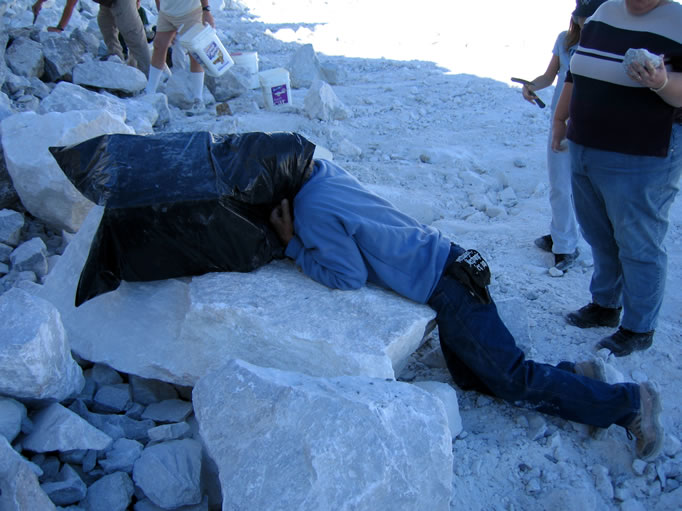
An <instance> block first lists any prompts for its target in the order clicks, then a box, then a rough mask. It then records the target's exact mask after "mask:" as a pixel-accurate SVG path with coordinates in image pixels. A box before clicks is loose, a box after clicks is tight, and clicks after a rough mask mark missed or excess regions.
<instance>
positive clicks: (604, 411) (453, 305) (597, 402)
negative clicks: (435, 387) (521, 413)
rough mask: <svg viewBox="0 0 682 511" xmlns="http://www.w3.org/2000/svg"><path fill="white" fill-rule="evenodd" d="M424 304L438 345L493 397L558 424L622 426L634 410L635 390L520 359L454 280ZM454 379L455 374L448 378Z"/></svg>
mask: <svg viewBox="0 0 682 511" xmlns="http://www.w3.org/2000/svg"><path fill="white" fill-rule="evenodd" d="M429 305H430V306H431V307H432V308H433V309H434V310H435V311H436V314H437V316H436V321H437V323H438V331H439V335H440V338H441V342H442V343H443V344H445V345H447V347H448V348H449V350H450V351H451V352H452V353H454V354H455V355H456V356H457V358H458V360H460V361H461V362H462V364H464V365H465V366H466V367H467V368H468V369H470V370H471V372H472V373H473V374H475V375H476V376H477V377H478V378H479V379H480V381H481V382H482V383H483V384H484V385H485V386H486V387H487V388H488V389H490V391H491V392H492V394H493V395H495V396H497V397H500V398H502V399H505V400H506V401H509V402H511V403H512V404H515V405H518V406H521V405H523V406H527V407H530V408H533V409H535V410H538V411H541V412H544V413H548V414H551V415H557V416H560V417H562V418H564V419H568V420H572V421H576V422H580V423H583V424H590V425H594V426H599V427H607V426H609V425H611V424H619V425H621V426H624V425H625V424H627V423H628V422H629V421H630V420H632V418H633V417H634V414H635V413H636V412H637V411H638V410H639V389H638V387H637V385H635V384H631V383H623V384H617V385H610V384H608V383H604V382H600V381H597V380H592V379H590V378H585V377H583V376H579V375H576V374H574V373H572V372H570V371H567V370H565V368H557V367H554V366H551V365H548V364H540V363H536V362H533V361H531V360H526V358H525V356H524V354H523V352H522V351H521V350H520V349H519V348H518V347H517V346H516V343H515V341H514V338H513V337H512V335H511V334H510V333H509V330H507V328H506V327H505V326H504V324H503V323H502V321H501V320H500V317H499V315H498V314H497V308H496V307H495V304H494V303H491V304H487V305H486V304H481V303H479V302H478V301H477V300H475V299H474V298H472V297H471V296H470V295H469V293H468V291H467V290H466V289H465V288H464V287H463V286H462V285H461V284H460V283H459V282H458V281H456V280H455V279H453V278H451V277H449V276H443V277H442V278H441V280H440V282H439V283H438V285H437V286H436V290H435V291H434V293H433V295H432V296H431V299H430V300H429ZM453 379H455V381H456V380H457V375H454V374H453Z"/></svg>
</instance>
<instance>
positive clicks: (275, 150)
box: [50, 132, 315, 306]
mask: <svg viewBox="0 0 682 511" xmlns="http://www.w3.org/2000/svg"><path fill="white" fill-rule="evenodd" d="M314 149H315V146H314V144H312V143H311V142H309V141H308V140H306V139H305V138H304V137H302V136H300V135H298V134H295V133H243V134H232V135H214V134H212V133H209V132H190V133H171V134H162V135H155V136H138V135H103V136H100V137H96V138H93V139H90V140H87V141H85V142H82V143H80V144H77V145H73V146H69V147H51V148H50V151H51V153H52V154H53V156H54V157H55V159H56V160H57V162H58V163H59V166H60V167H61V169H62V171H64V173H65V174H66V176H67V177H68V178H69V180H70V181H71V182H72V183H73V184H74V186H75V187H76V188H77V189H78V190H79V191H80V192H81V193H82V194H83V195H85V196H86V197H87V198H88V199H90V200H91V201H93V202H95V203H96V204H99V205H101V206H104V207H105V209H104V213H103V216H102V220H101V222H100V225H99V228H98V230H97V233H96V234H95V237H94V239H93V241H92V245H91V247H90V253H89V255H88V258H87V261H86V263H85V266H84V267H83V270H82V272H81V276H80V280H79V283H78V289H77V291H76V306H79V305H81V304H82V303H84V302H85V301H87V300H89V299H91V298H94V297H95V296H97V295H99V294H102V293H106V292H108V291H112V290H114V289H116V288H117V287H118V286H119V284H120V282H121V280H127V281H150V280H160V279H168V278H175V277H182V276H193V275H201V274H204V273H208V272H214V271H241V272H243V271H251V270H253V269H255V268H258V267H259V266H262V265H264V264H266V263H268V262H270V261H271V260H272V259H273V258H278V257H282V256H283V252H282V246H281V244H280V243H279V240H278V238H277V236H276V235H275V233H274V232H273V231H272V230H271V228H270V225H269V220H268V219H269V215H270V212H271V211H272V209H273V208H274V207H275V206H276V205H277V204H278V203H279V202H280V201H281V200H282V199H283V198H288V199H289V200H292V199H293V197H294V196H295V195H296V193H297V192H298V190H299V189H300V187H301V186H302V184H303V179H304V175H305V171H306V168H307V167H308V165H310V164H311V162H312V157H313V152H314Z"/></svg>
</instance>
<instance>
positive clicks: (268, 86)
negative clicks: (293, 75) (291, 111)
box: [258, 67, 292, 108]
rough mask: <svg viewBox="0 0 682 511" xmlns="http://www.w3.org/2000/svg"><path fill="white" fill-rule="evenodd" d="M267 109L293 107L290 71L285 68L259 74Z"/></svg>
mask: <svg viewBox="0 0 682 511" xmlns="http://www.w3.org/2000/svg"><path fill="white" fill-rule="evenodd" d="M258 79H259V80H260V87H261V90H262V91H263V99H264V100H265V106H266V108H275V107H279V106H284V105H291V103H292V97H291V81H290V79H289V71H287V70H286V69H284V68H283V67H278V68H276V69H268V70H267V71H261V72H260V73H258Z"/></svg>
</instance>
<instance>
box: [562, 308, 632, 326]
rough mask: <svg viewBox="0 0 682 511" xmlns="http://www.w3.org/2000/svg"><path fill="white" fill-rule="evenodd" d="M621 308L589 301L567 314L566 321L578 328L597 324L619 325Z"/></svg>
mask: <svg viewBox="0 0 682 511" xmlns="http://www.w3.org/2000/svg"><path fill="white" fill-rule="evenodd" d="M620 310H621V308H620V307H618V308H617V309H616V308H611V307H602V306H601V305H598V304H596V303H594V302H593V303H588V304H587V305H585V307H582V308H580V309H579V310H577V311H575V312H570V313H569V314H567V315H566V322H567V323H568V324H570V325H574V326H577V327H578V328H593V327H597V326H618V323H620Z"/></svg>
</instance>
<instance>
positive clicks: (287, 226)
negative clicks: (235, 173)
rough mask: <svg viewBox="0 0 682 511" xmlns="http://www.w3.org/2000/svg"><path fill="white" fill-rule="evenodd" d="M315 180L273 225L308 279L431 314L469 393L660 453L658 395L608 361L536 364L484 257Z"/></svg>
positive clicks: (361, 196) (364, 196)
mask: <svg viewBox="0 0 682 511" xmlns="http://www.w3.org/2000/svg"><path fill="white" fill-rule="evenodd" d="M307 172H308V173H309V176H308V175H307V176H306V180H305V182H304V184H303V186H302V187H301V189H300V190H299V192H298V193H297V194H296V196H295V197H294V200H293V212H292V210H291V208H290V204H289V201H288V200H286V199H284V200H282V202H281V203H280V204H279V205H278V206H277V207H276V208H275V209H274V210H273V211H272V213H271V215H270V222H271V224H272V226H273V229H274V230H275V232H276V233H277V235H278V237H279V238H280V240H281V241H282V243H283V245H284V246H285V255H286V256H287V257H290V258H291V259H293V260H294V261H295V262H296V264H297V265H298V266H299V267H300V268H301V269H302V271H303V272H304V273H305V274H306V275H307V276H308V277H310V278H312V279H313V280H316V281H317V282H319V283H321V284H324V285H326V286H328V287H330V288H334V289H344V290H347V289H358V288H361V287H362V286H364V285H365V283H367V282H371V283H373V284H376V285H379V286H382V287H384V288H388V289H390V290H393V291H395V292H396V293H398V294H400V295H402V296H404V297H406V298H409V299H411V300H414V301H416V302H419V303H426V304H428V305H429V306H430V307H431V308H433V309H434V310H435V311H436V322H437V324H438V333H439V337H440V344H441V349H442V350H443V354H444V356H445V360H446V362H447V366H448V369H449V371H450V374H451V375H452V378H453V380H454V382H455V383H456V384H457V385H458V386H459V387H460V388H462V389H464V390H476V391H480V392H483V393H486V394H489V395H492V396H496V397H499V398H501V399H504V400H506V401H508V402H510V403H512V404H514V405H524V406H526V407H531V408H533V409H535V410H538V411H541V412H544V413H547V414H550V415H557V416H559V417H562V418H564V419H568V420H571V421H575V422H580V423H583V424H588V425H592V426H596V427H598V428H606V427H608V426H610V425H611V424H618V425H619V426H623V427H624V428H626V429H627V430H628V431H629V432H631V433H632V434H634V436H635V437H636V440H637V445H636V450H637V456H638V457H639V458H641V459H653V458H655V457H656V456H657V455H658V454H659V453H660V450H661V447H662V444H663V440H664V432H663V426H662V425H661V421H660V414H661V410H662V408H661V398H660V395H659V391H658V387H657V385H655V384H654V383H652V382H648V381H647V382H644V383H642V384H639V385H638V384H635V383H618V384H609V383H606V382H605V381H604V380H605V378H604V365H603V362H601V361H600V360H598V359H592V360H589V361H585V362H580V363H577V364H573V363H570V362H562V363H560V364H559V365H557V366H556V367H555V366H552V365H548V364H541V363H538V362H534V361H532V360H528V359H526V358H525V356H524V353H523V352H522V351H521V350H520V349H519V348H518V347H517V345H516V342H515V341H514V338H513V337H512V335H511V334H510V333H509V330H507V328H506V327H505V325H504V324H503V323H502V320H501V319H500V317H499V315H498V313H497V308H496V306H495V303H494V301H493V300H492V298H491V296H490V294H489V292H488V284H489V282H490V272H489V268H488V265H487V263H486V262H485V260H484V259H483V258H482V257H481V256H480V254H479V253H478V252H477V251H475V250H465V249H463V248H462V247H460V246H459V245H456V244H455V243H452V242H451V241H449V240H448V239H447V238H445V237H444V236H443V235H442V234H441V233H440V232H439V231H438V230H436V229H435V228H432V227H429V226H426V225H423V224H421V223H419V222H417V221H416V220H415V219H413V218H411V217H410V216H408V215H405V214H403V213H402V212H400V211H398V210H397V209H396V208H395V207H394V206H393V205H392V204H390V203H389V202H387V201H386V200H384V199H382V198H381V197H379V196H377V195H375V194H373V193H372V192H370V191H369V190H367V189H366V188H364V187H363V185H362V184H360V182H359V181H358V180H357V179H355V178H354V177H353V176H351V175H350V174H349V173H348V172H346V171H345V170H344V169H342V168H341V167H339V166H338V165H335V164H334V163H332V162H329V161H326V160H314V161H313V162H312V163H311V165H310V166H309V168H308V169H307Z"/></svg>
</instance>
